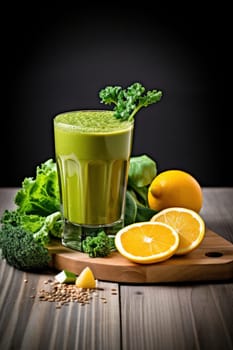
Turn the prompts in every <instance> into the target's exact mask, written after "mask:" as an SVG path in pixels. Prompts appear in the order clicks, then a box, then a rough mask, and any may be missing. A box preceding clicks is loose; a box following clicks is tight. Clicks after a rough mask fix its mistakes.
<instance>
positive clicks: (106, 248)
mask: <svg viewBox="0 0 233 350" xmlns="http://www.w3.org/2000/svg"><path fill="white" fill-rule="evenodd" d="M112 247H113V243H112V238H111V237H110V236H108V235H106V233H105V232H104V231H100V232H99V233H98V234H97V236H87V237H86V238H85V239H84V240H83V241H82V250H83V251H84V253H87V254H88V255H89V256H90V257H91V258H97V257H105V256H107V255H109V254H110V253H111V251H112Z"/></svg>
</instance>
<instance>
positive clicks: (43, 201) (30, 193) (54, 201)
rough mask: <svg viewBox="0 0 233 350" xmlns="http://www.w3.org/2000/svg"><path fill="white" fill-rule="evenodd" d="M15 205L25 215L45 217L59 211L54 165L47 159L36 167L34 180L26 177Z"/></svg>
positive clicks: (56, 176) (56, 177)
mask: <svg viewBox="0 0 233 350" xmlns="http://www.w3.org/2000/svg"><path fill="white" fill-rule="evenodd" d="M15 204H16V205H17V206H18V207H19V210H20V211H21V212H23V213H25V214H35V215H40V216H47V215H49V214H51V213H53V212H55V211H58V210H59V209H60V196H59V187H58V175H57V168H56V163H55V162H54V161H53V160H52V159H48V160H47V161H46V162H44V163H42V164H41V166H38V167H37V170H36V178H35V179H34V178H32V177H27V178H25V179H24V181H23V183H22V188H21V189H20V190H19V191H18V192H17V193H16V196H15Z"/></svg>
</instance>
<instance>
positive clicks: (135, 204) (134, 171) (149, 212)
mask: <svg viewBox="0 0 233 350" xmlns="http://www.w3.org/2000/svg"><path fill="white" fill-rule="evenodd" d="M156 175H157V165H156V162H155V161H154V160H153V159H152V158H150V157H148V156H147V155H141V156H136V157H131V158H130V166H129V173H128V186H127V192H126V207H125V225H129V224H132V223H134V222H141V221H148V220H150V218H151V217H152V216H153V215H154V214H155V213H156V211H155V210H153V209H151V208H149V206H148V199H147V198H148V189H149V185H150V184H151V182H152V180H153V179H154V177H155V176H156Z"/></svg>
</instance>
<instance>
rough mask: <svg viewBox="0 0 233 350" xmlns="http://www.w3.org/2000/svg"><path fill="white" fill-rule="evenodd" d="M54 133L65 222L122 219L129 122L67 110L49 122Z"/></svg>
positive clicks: (94, 223) (99, 112)
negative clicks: (52, 124) (51, 122)
mask: <svg viewBox="0 0 233 350" xmlns="http://www.w3.org/2000/svg"><path fill="white" fill-rule="evenodd" d="M54 134H55V152H56V161H57V165H58V175H59V182H60V189H61V202H62V211H63V216H64V218H65V220H67V221H68V222H69V223H72V224H75V225H85V226H98V225H103V226H104V225H111V224H113V223H115V222H118V221H119V220H123V216H124V205H125V192H126V187H127V177H128V166H129V159H130V154H131V148H132V135H133V122H129V121H120V120H119V119H116V118H115V117H114V116H113V112H112V111H103V110H96V111H94V110H84V111H71V112H67V113H62V114H59V115H57V116H56V117H55V118H54Z"/></svg>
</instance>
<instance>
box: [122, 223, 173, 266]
mask: <svg viewBox="0 0 233 350" xmlns="http://www.w3.org/2000/svg"><path fill="white" fill-rule="evenodd" d="M178 245H179V235H178V233H177V232H176V231H175V230H174V229H173V228H172V227H171V226H168V225H167V224H164V223H159V222H149V221H148V222H137V223H134V224H131V225H128V226H125V227H124V228H122V229H121V230H120V231H118V232H117V234H116V236H115V246H116V248H117V250H118V252H119V253H120V254H121V255H123V256H124V257H125V258H127V259H129V260H131V261H133V262H136V263H139V264H152V263H155V262H160V261H163V260H166V259H169V258H170V257H171V256H172V255H173V254H174V253H175V251H176V249H177V248H178Z"/></svg>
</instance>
